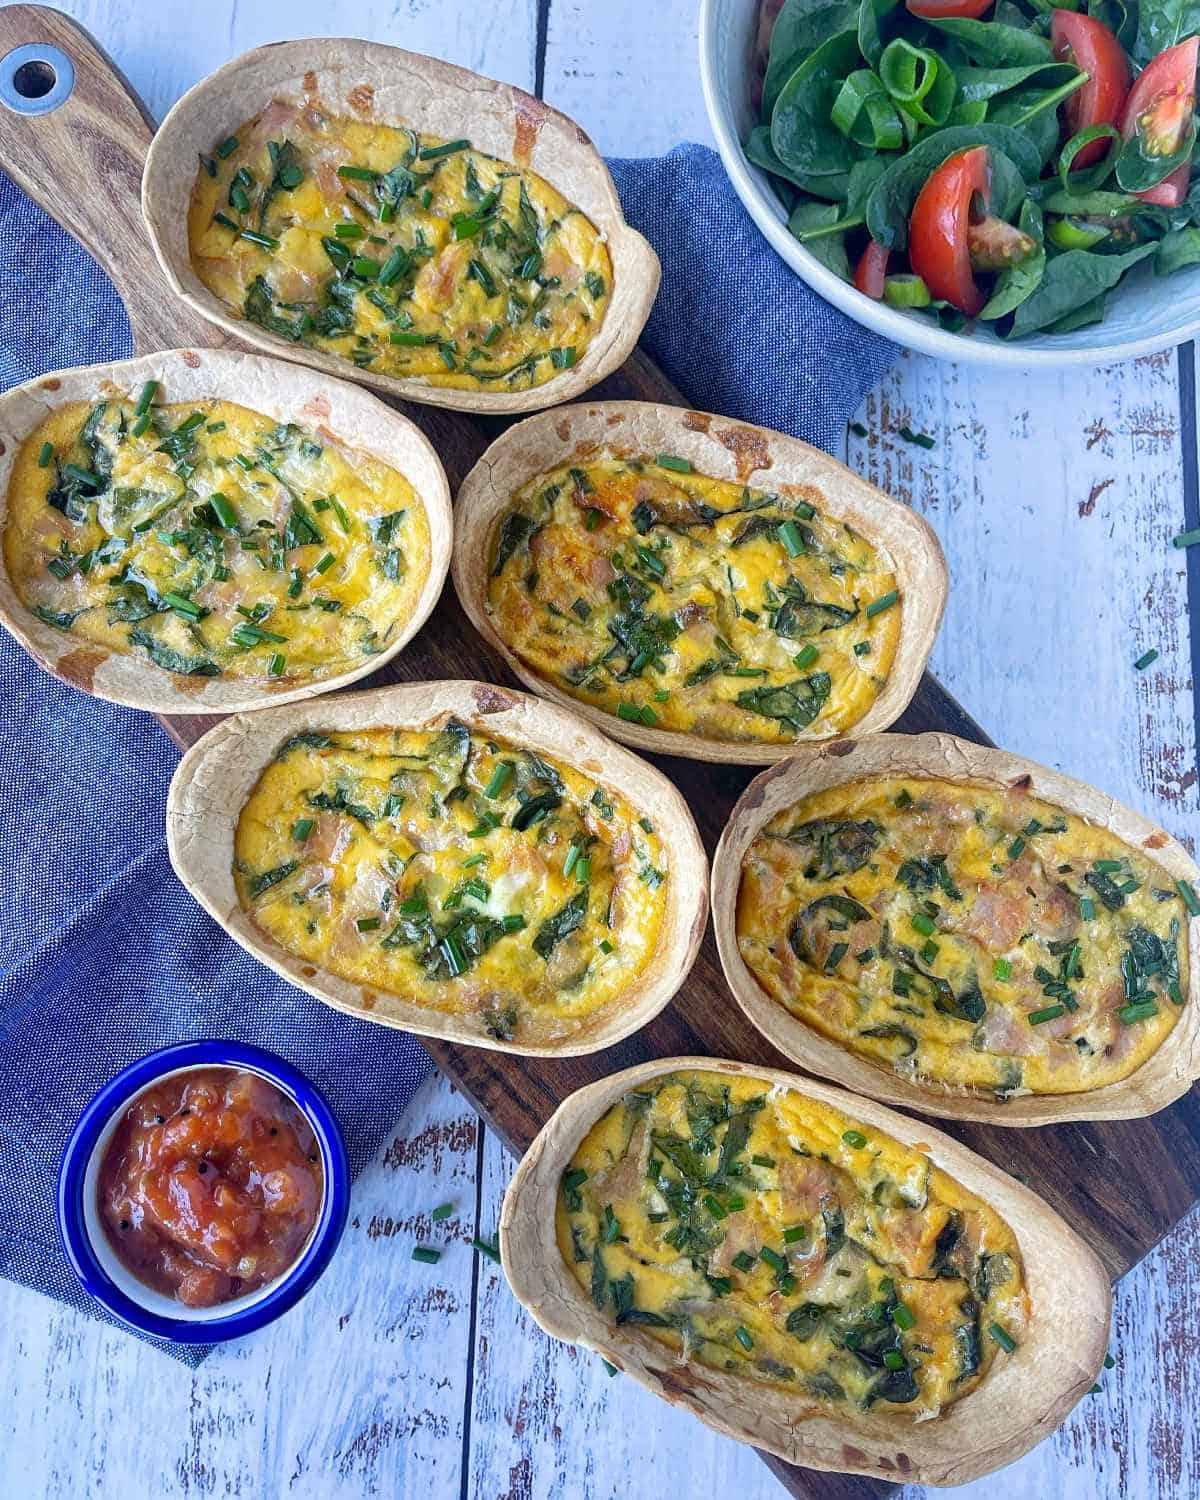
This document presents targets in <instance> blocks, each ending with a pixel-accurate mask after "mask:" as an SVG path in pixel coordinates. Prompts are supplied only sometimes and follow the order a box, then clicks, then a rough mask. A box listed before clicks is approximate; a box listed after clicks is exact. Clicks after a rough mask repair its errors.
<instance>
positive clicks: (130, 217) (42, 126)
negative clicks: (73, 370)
mask: <svg viewBox="0 0 1200 1500" xmlns="http://www.w3.org/2000/svg"><path fill="white" fill-rule="evenodd" d="M153 133H154V126H153V124H152V123H151V120H150V117H149V115H148V114H147V112H146V108H145V106H144V105H143V104H142V102H141V100H140V99H139V98H138V97H137V95H136V94H135V93H134V91H133V89H132V88H131V87H130V86H129V84H128V83H127V82H126V80H125V79H124V78H123V77H122V76H121V73H120V71H119V70H118V68H117V66H116V64H115V63H114V62H113V60H112V59H111V58H110V57H108V56H107V55H106V54H105V53H104V52H103V51H102V50H101V48H100V47H99V46H98V45H97V44H96V42H95V41H94V40H93V39H92V38H91V37H90V36H89V35H88V33H87V32H86V31H85V30H84V29H83V27H82V26H79V25H77V24H76V22H74V21H73V20H71V19H70V17H69V16H64V15H63V14H62V12H61V11H57V10H51V9H50V8H49V7H48V6H43V5H10V6H7V7H5V8H4V9H0V164H2V165H3V168H4V170H5V171H6V172H7V173H8V175H9V176H10V177H11V178H12V179H13V181H14V182H16V183H17V185H18V186H19V187H21V188H23V189H24V191H25V192H26V193H28V194H29V196H30V197H31V198H32V199H33V200H34V201H35V202H36V203H38V204H39V205H40V206H41V207H42V208H44V209H45V211H46V212H47V213H48V214H49V215H50V216H51V217H52V218H53V219H55V220H56V221H57V222H58V223H59V224H61V225H62V227H63V228H64V229H65V230H66V231H67V232H68V233H69V234H71V235H73V236H74V237H75V238H76V239H77V240H78V241H79V243H80V244H81V245H82V246H83V247H84V249H85V250H87V251H88V252H89V253H90V254H91V255H92V256H93V257H94V258H95V260H96V261H97V262H98V263H99V265H100V267H101V268H102V269H103V270H104V271H105V273H106V274H107V275H108V277H109V278H110V280H111V281H112V282H113V284H114V286H115V287H116V289H117V292H118V294H119V295H120V297H121V300H122V301H123V302H124V304H125V311H126V313H127V314H128V316H129V323H130V327H131V328H132V330H133V338H134V346H135V348H136V349H137V351H138V353H141V354H148V353H152V352H153V351H154V350H156V349H173V348H177V347H179V346H180V345H182V344H205V345H213V344H220V343H223V342H225V340H224V339H223V337H222V335H221V333H220V331H219V330H218V329H217V328H215V327H214V326H213V325H211V324H209V323H207V322H205V320H204V319H203V318H201V317H200V315H199V314H198V313H195V312H193V311H192V310H191V308H189V307H186V306H185V305H184V304H182V303H181V302H179V301H178V300H177V299H176V297H175V296H174V295H173V294H172V293H171V291H170V290H169V288H168V287H167V284H166V282H165V281H164V280H163V278H162V274H161V272H160V271H159V269H158V263H157V261H156V260H155V258H154V253H153V251H152V250H151V248H150V242H149V240H148V238H147V236H146V230H145V227H144V226H143V224H142V216H141V208H140V199H141V184H142V167H143V165H144V164H145V160H146V151H147V149H148V147H149V145H150V138H151V136H152V135H153Z"/></svg>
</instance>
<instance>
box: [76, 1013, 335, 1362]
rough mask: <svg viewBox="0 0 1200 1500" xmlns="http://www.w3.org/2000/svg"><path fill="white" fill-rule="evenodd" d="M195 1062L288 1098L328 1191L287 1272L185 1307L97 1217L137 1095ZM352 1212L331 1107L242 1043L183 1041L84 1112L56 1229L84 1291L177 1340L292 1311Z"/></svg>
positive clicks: (133, 1322)
mask: <svg viewBox="0 0 1200 1500" xmlns="http://www.w3.org/2000/svg"><path fill="white" fill-rule="evenodd" d="M196 1068H239V1069H241V1070H243V1071H245V1072H249V1073H257V1074H258V1075H259V1076H260V1077H262V1078H265V1079H267V1081H268V1082H270V1083H273V1084H274V1085H275V1087H276V1088H277V1089H279V1090H280V1091H281V1092H282V1093H284V1094H286V1095H287V1097H288V1098H289V1099H291V1101H292V1102H293V1103H294V1104H295V1105H296V1106H297V1108H298V1109H300V1110H301V1112H302V1113H303V1114H304V1117H305V1118H306V1119H307V1121H308V1123H309V1125H310V1126H311V1127H312V1131H313V1135H314V1136H315V1137H316V1141H317V1149H318V1151H319V1152H320V1153H321V1168H322V1173H323V1176H324V1195H323V1197H322V1200H321V1209H320V1213H319V1214H318V1216H317V1222H316V1224H315V1225H314V1226H313V1231H312V1233H311V1234H310V1235H309V1237H308V1240H307V1242H306V1243H305V1245H304V1248H303V1250H301V1252H300V1254H299V1256H298V1257H297V1258H296V1260H295V1261H294V1262H293V1264H292V1266H291V1268H290V1269H289V1270H287V1271H285V1272H284V1273H283V1275H282V1276H279V1277H277V1278H276V1280H274V1281H272V1282H268V1283H267V1285H266V1286H263V1287H259V1288H257V1289H256V1290H255V1291H253V1292H249V1293H247V1295H246V1296H244V1297H237V1298H235V1299H233V1300H232V1301H230V1302H223V1303H220V1304H218V1305H217V1306H216V1307H194V1308H189V1307H185V1306H183V1304H182V1303H180V1302H176V1301H175V1300H174V1298H171V1297H167V1296H164V1295H163V1294H162V1293H161V1292H157V1291H155V1290H154V1289H153V1288H152V1287H148V1286H146V1285H145V1284H144V1283H142V1282H140V1281H138V1279H137V1278H136V1277H135V1276H134V1275H133V1274H132V1273H131V1272H130V1271H129V1270H127V1269H126V1267H125V1266H123V1265H122V1264H121V1262H120V1261H119V1260H118V1259H117V1256H116V1253H115V1251H114V1250H113V1248H112V1246H111V1245H110V1244H109V1242H108V1237H107V1235H106V1234H105V1232H104V1226H103V1225H102V1224H101V1222H100V1213H99V1206H98V1200H97V1181H98V1178H99V1173H100V1166H101V1163H102V1161H103V1159H104V1153H105V1150H106V1149H107V1147H108V1143H109V1141H110V1140H111V1138H112V1135H113V1132H114V1131H115V1130H116V1128H117V1125H118V1124H119V1123H120V1121H121V1118H122V1116H123V1115H124V1113H125V1111H126V1109H127V1108H128V1107H129V1105H130V1104H131V1103H132V1102H133V1100H134V1099H135V1098H137V1096H138V1095H139V1094H140V1093H142V1092H143V1091H144V1090H145V1089H147V1088H149V1087H150V1085H151V1084H154V1083H158V1082H160V1081H161V1080H162V1079H164V1078H169V1077H174V1076H175V1075H176V1074H179V1073H186V1072H191V1071H192V1070H193V1069H196ZM349 1209H350V1163H349V1161H348V1160H347V1157H346V1147H345V1143H344V1142H343V1140H342V1134H341V1131H340V1129H339V1128H338V1123H337V1121H336V1119H335V1118H334V1115H333V1111H332V1110H331V1109H330V1108H329V1105H328V1104H326V1102H325V1100H324V1098H323V1097H322V1096H321V1094H320V1093H319V1092H318V1090H317V1089H316V1088H314V1086H313V1085H312V1084H311V1083H310V1082H309V1081H308V1079H307V1078H305V1077H304V1075H303V1074H301V1073H298V1072H297V1071H296V1069H295V1068H293V1067H292V1065H291V1064H290V1063H287V1062H284V1060H283V1058H282V1057H276V1056H275V1055H274V1053H271V1052H264V1051H263V1050H262V1048H261V1047H252V1046H250V1045H249V1044H248V1043H245V1042H224V1041H200V1042H181V1043H179V1044H178V1045H176V1046H173V1047H164V1048H162V1050H161V1051H158V1052H151V1053H150V1054H149V1055H148V1056H147V1057H143V1058H140V1059H139V1060H138V1061H137V1062H135V1063H131V1064H130V1065H129V1067H127V1068H124V1069H122V1071H121V1072H120V1073H118V1074H117V1075H116V1077H115V1078H112V1079H110V1080H109V1082H108V1083H106V1084H105V1085H104V1087H103V1088H102V1089H101V1090H100V1092H99V1093H98V1094H97V1095H96V1096H95V1098H94V1099H93V1100H92V1101H91V1103H90V1104H89V1105H88V1106H87V1108H86V1109H85V1110H84V1112H83V1114H82V1115H80V1117H79V1120H78V1122H77V1124H76V1126H75V1129H74V1130H73V1131H72V1132H71V1138H70V1140H69V1141H68V1142H67V1145H66V1149H65V1151H64V1152H63V1157H62V1162H61V1164H60V1165H59V1169H58V1228H59V1233H60V1234H61V1236H62V1241H63V1246H64V1248H65V1250H66V1252H67V1259H68V1260H69V1261H70V1262H71V1266H72V1268H73V1269H74V1271H75V1274H76V1276H78V1277H79V1280H80V1281H81V1282H82V1284H83V1287H84V1289H85V1290H86V1291H88V1292H90V1293H91V1295H92V1296H93V1297H95V1298H96V1300H97V1302H100V1303H102V1304H103V1305H104V1306H105V1307H106V1308H107V1309H108V1311H109V1312H110V1313H112V1314H113V1315H114V1316H115V1317H117V1318H119V1319H120V1320H121V1321H122V1322H123V1323H128V1324H129V1325H130V1326H131V1327H133V1328H137V1329H139V1330H140V1331H141V1332H142V1333H149V1334H153V1335H154V1336H155V1337H156V1338H161V1339H170V1340H172V1341H173V1342H175V1343H177V1344H215V1343H218V1342H220V1341H222V1340H224V1339H236V1338H241V1337H242V1336H243V1335H244V1334H247V1333H253V1332H254V1331H255V1330H256V1329H258V1328H262V1327H264V1326H265V1325H266V1324H267V1323H271V1322H273V1321H274V1320H275V1319H276V1318H278V1317H280V1316H281V1315H282V1314H283V1313H285V1312H287V1310H288V1309H289V1308H290V1307H294V1306H295V1304H296V1303H297V1302H299V1300H300V1298H301V1297H303V1296H304V1294H305V1292H307V1291H308V1290H309V1288H310V1287H311V1286H312V1285H313V1283H314V1282H315V1281H316V1279H317V1277H318V1276H320V1275H321V1273H322V1272H323V1271H324V1269H325V1267H326V1266H327V1265H328V1264H329V1262H330V1260H331V1259H332V1258H333V1253H334V1251H335V1250H336V1249H337V1246H338V1241H339V1240H340V1239H341V1237H342V1231H343V1230H344V1229H345V1227H346V1216H347V1214H348V1212H349Z"/></svg>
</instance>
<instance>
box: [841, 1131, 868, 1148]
mask: <svg viewBox="0 0 1200 1500" xmlns="http://www.w3.org/2000/svg"><path fill="white" fill-rule="evenodd" d="M842 1140H844V1141H845V1143H846V1145H847V1146H850V1147H852V1148H853V1149H854V1150H855V1151H861V1150H862V1148H863V1147H864V1146H865V1145H866V1144H867V1138H866V1136H865V1135H863V1133H862V1131H861V1130H843V1131H842Z"/></svg>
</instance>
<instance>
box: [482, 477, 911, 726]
mask: <svg viewBox="0 0 1200 1500" xmlns="http://www.w3.org/2000/svg"><path fill="white" fill-rule="evenodd" d="M819 504H820V496H819V495H818V494H817V493H816V492H815V491H810V490H802V489H801V487H798V486H794V487H791V488H790V489H789V490H788V491H787V492H785V493H780V494H770V493H768V492H766V491H764V490H757V489H749V488H746V487H744V486H742V485H737V484H732V483H730V482H728V481H726V480H721V479H713V478H710V477H709V476H707V475H704V474H698V473H694V472H692V469H691V466H690V464H689V463H688V461H687V460H685V459H681V458H678V457H676V456H674V455H672V454H665V453H664V454H657V455H647V456H646V457H644V458H638V459H635V458H603V457H602V458H597V459H595V460H593V461H590V462H587V461H581V462H580V463H579V464H578V465H571V466H563V467H562V468H559V469H556V470H554V471H553V472H552V473H549V474H545V475H542V476H540V477H539V478H537V479H535V480H533V481H531V482H530V483H529V484H528V485H526V486H525V487H524V488H523V489H522V490H521V491H519V492H518V494H517V495H516V496H515V497H514V504H513V507H512V509H511V510H510V511H508V512H507V513H506V514H505V516H504V517H503V520H502V521H501V523H500V524H499V526H498V528H497V530H496V534H495V536H494V538H493V541H492V562H491V569H490V572H491V580H490V583H489V588H488V601H487V608H488V612H489V614H490V616H491V618H492V621H493V623H494V624H495V627H496V630H497V631H498V632H499V634H500V635H501V637H502V638H503V639H504V640H505V641H506V642H507V643H508V644H509V646H510V647H511V649H512V650H513V651H514V652H515V653H516V654H517V655H518V656H519V657H520V658H521V659H522V660H523V661H524V662H525V663H526V664H527V665H528V666H530V667H531V668H533V669H534V670H535V671H536V672H538V673H539V674H540V675H542V676H544V677H545V678H546V679H548V680H549V681H550V682H553V683H554V684H555V685H556V686H558V687H560V688H561V689H562V690H563V691H565V692H567V693H569V694H571V696H572V697H575V698H578V699H580V700H581V701H582V702H585V703H591V704H595V705H596V706H597V707H598V708H602V709H604V710H605V711H606V712H607V713H610V714H616V715H617V716H618V717H620V718H621V719H624V720H626V721H628V722H630V723H635V724H644V725H646V726H647V727H650V728H661V729H666V730H677V731H681V732H685V733H690V734H696V735H701V736H704V737H705V738H710V739H717V740H726V741H756V740H766V741H769V742H779V741H781V740H783V741H791V740H796V739H800V738H804V737H811V736H812V735H813V734H822V735H824V734H830V733H834V732H837V731H840V730H844V729H847V728H849V727H850V726H851V725H852V724H855V723H857V721H858V720H859V719H861V718H862V716H863V714H864V713H865V712H866V711H867V709H868V708H869V707H870V706H871V704H872V703H873V702H874V700H875V698H876V697H877V696H878V695H879V692H880V690H881V689H882V687H883V685H884V683H885V682H886V680H887V677H888V673H889V671H890V669H891V665H892V660H893V657H894V656H895V652H896V643H897V640H898V638H899V633H900V619H901V610H902V604H901V601H900V600H899V597H898V592H897V583H896V576H895V574H894V573H893V571H892V568H891V563H890V560H889V559H888V558H886V557H885V556H884V555H883V554H882V552H881V551H880V550H879V549H877V548H876V547H874V546H872V545H871V544H870V543H869V542H868V541H866V540H865V539H864V538H863V537H861V536H859V535H858V534H857V533H856V532H854V531H853V530H852V529H851V528H850V527H849V526H848V525H846V524H844V523H843V522H839V521H835V520H833V519H832V518H830V517H827V516H825V515H823V514H822V513H821V511H820V509H819Z"/></svg>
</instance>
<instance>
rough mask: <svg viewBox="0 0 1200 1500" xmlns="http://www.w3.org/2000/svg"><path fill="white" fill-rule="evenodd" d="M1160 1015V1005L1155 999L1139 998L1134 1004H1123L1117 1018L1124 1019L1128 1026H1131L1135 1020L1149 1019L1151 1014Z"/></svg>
mask: <svg viewBox="0 0 1200 1500" xmlns="http://www.w3.org/2000/svg"><path fill="white" fill-rule="evenodd" d="M1156 1015H1158V1006H1157V1005H1155V1003H1154V1001H1153V1000H1138V1001H1136V1002H1135V1003H1134V1004H1133V1005H1123V1006H1122V1007H1121V1009H1120V1010H1119V1011H1118V1012H1117V1019H1118V1020H1119V1021H1124V1023H1125V1024H1126V1026H1131V1025H1132V1024H1133V1023H1134V1022H1135V1021H1148V1020H1149V1019H1150V1017H1151V1016H1156Z"/></svg>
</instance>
